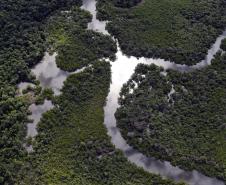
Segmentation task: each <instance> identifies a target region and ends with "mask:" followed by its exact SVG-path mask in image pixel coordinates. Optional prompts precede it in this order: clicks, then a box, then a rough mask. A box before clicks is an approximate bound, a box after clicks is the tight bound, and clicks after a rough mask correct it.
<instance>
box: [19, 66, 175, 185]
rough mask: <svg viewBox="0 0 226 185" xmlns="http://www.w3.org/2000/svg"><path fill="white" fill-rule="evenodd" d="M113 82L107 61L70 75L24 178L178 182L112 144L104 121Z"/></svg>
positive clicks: (135, 184)
mask: <svg viewBox="0 0 226 185" xmlns="http://www.w3.org/2000/svg"><path fill="white" fill-rule="evenodd" d="M109 85H110V64H109V63H107V62H95V63H94V64H93V66H92V67H89V68H87V69H86V70H85V71H83V72H82V73H78V74H73V75H71V76H69V77H68V79H67V80H66V82H65V84H64V87H63V89H62V94H61V95H60V96H59V97H58V98H57V99H56V100H55V105H56V106H55V108H54V109H52V110H51V111H49V112H47V113H45V114H44V117H43V118H42V120H41V122H40V124H39V127H38V132H39V135H38V137H37V138H36V142H37V143H36V145H35V146H34V149H35V151H36V152H35V153H34V156H33V161H32V166H33V167H32V169H29V168H27V171H25V174H26V175H25V176H21V177H23V178H22V179H20V182H23V183H24V184H27V182H28V183H29V184H30V183H31V182H32V183H33V184H60V185H62V184H67V185H68V184H85V185H91V184H92V185H106V184H131V185H140V184H153V185H154V184H158V185H164V184H165V185H171V184H174V183H172V182H171V181H169V180H162V179H161V178H160V177H159V176H157V175H151V174H149V173H146V172H144V171H143V170H141V169H138V168H136V167H135V166H133V165H132V164H130V163H128V162H127V160H126V159H125V157H124V156H123V154H122V153H120V152H119V151H117V150H115V148H114V147H113V146H112V144H111V142H110V138H109V137H108V136H107V134H106V133H107V131H106V128H105V127H104V125H103V121H104V113H103V106H104V104H105V98H106V96H107V93H108V89H109ZM28 166H29V165H28ZM34 170H36V171H35V172H34ZM119 172H120V173H119ZM24 177H26V178H27V179H26V178H24ZM31 179H35V181H34V180H32V181H31Z"/></svg>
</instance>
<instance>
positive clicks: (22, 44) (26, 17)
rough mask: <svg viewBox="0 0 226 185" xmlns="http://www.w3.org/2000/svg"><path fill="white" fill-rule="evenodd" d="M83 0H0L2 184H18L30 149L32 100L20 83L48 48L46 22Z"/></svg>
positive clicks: (0, 139)
mask: <svg viewBox="0 0 226 185" xmlns="http://www.w3.org/2000/svg"><path fill="white" fill-rule="evenodd" d="M72 3H73V4H77V5H79V4H80V3H81V2H79V1H71V0H67V1H61V0H42V1H38V0H35V1H29V0H10V1H8V0H2V1H1V4H0V133H1V137H0V184H15V181H16V178H17V177H16V176H17V172H18V171H19V169H20V168H21V167H22V166H23V162H24V158H25V156H26V152H25V150H24V148H23V146H22V144H23V142H24V138H25V135H26V123H27V115H28V111H27V110H28V100H27V98H26V97H17V96H16V95H17V89H16V85H17V83H19V82H20V81H29V80H31V75H30V70H29V67H30V66H32V65H34V64H35V63H37V62H38V61H39V60H40V59H41V58H42V56H43V52H44V50H45V44H44V43H45V33H44V31H43V30H44V28H43V22H44V21H45V19H46V18H47V17H48V15H50V14H52V13H53V12H55V11H56V10H58V9H63V8H64V7H68V6H70V5H71V4H72Z"/></svg>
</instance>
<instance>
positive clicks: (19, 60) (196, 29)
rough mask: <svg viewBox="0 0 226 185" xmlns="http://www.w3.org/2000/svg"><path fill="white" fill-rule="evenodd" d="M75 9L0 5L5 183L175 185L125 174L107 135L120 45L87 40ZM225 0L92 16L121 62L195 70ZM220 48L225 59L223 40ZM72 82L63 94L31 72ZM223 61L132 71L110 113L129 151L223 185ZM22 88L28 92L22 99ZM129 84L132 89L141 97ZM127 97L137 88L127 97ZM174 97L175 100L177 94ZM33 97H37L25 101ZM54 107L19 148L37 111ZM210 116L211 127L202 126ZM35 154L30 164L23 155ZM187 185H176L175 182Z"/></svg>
mask: <svg viewBox="0 0 226 185" xmlns="http://www.w3.org/2000/svg"><path fill="white" fill-rule="evenodd" d="M81 5H82V1H81V0H32V1H31V0H2V1H1V4H0V184H3V185H11V184H24V185H27V184H29V185H30V184H34V185H40V184H59V185H62V184H65V185H68V184H75V185H80V184H84V185H106V184H107V185H118V184H120V185H121V184H122V185H124V184H125V185H141V184H145V185H175V184H176V183H174V182H173V181H171V180H166V179H163V178H161V177H160V176H158V175H154V174H151V173H147V172H145V171H144V170H143V169H140V168H137V167H136V166H135V165H133V164H131V163H129V162H128V161H127V159H126V158H125V156H124V155H123V154H122V153H121V152H120V151H118V150H116V149H115V148H114V146H113V145H112V144H111V141H110V138H109V136H108V135H107V130H106V128H105V126H104V124H103V122H104V111H103V107H104V105H105V101H106V97H107V94H108V92H109V86H110V82H111V70H110V67H111V66H110V63H109V62H107V60H105V59H110V60H111V61H114V60H115V53H116V51H117V47H116V42H115V41H114V40H113V39H112V38H111V37H110V36H109V35H103V34H101V33H97V32H95V31H92V30H87V24H88V23H89V22H90V21H91V19H92V16H91V15H90V13H89V12H86V11H84V10H81V8H80V6H81ZM225 7H226V3H225V1H224V0H215V1H213V0H209V1H205V0H201V1H197V0H182V1H181V0H176V1H174V2H172V1H169V0H163V1H157V0H152V1H148V0H145V1H142V0H132V1H129V0H101V1H98V11H99V12H98V16H99V18H101V19H102V20H109V21H110V22H109V23H108V25H107V29H108V30H109V32H110V33H111V34H112V35H113V36H115V38H116V39H118V41H119V44H120V46H121V48H122V51H123V52H124V53H125V54H127V55H134V56H137V57H140V56H146V57H161V58H164V59H169V60H174V61H175V62H176V63H186V64H189V65H191V64H194V63H197V62H198V61H199V60H201V59H203V58H204V56H205V54H206V51H207V48H209V47H210V45H211V44H212V43H213V42H214V40H215V39H216V37H217V36H218V35H219V34H220V33H221V32H222V30H223V28H224V25H226V13H225V11H224V9H225ZM221 49H222V50H224V51H226V40H224V41H223V42H222V45H221ZM45 51H48V52H50V53H51V52H52V53H53V52H57V58H56V63H57V66H58V67H59V68H61V69H62V70H65V71H69V72H74V71H75V70H77V69H80V68H82V67H87V68H86V69H85V70H84V71H82V72H81V73H78V74H71V75H70V76H69V77H68V79H67V80H66V81H65V83H64V86H63V89H62V94H61V95H59V96H54V93H53V90H52V89H49V88H47V89H42V87H41V85H40V84H39V81H38V80H36V79H35V77H34V75H33V74H32V73H31V68H32V67H34V66H35V65H36V64H37V63H38V62H40V60H41V59H42V58H43V55H44V52H45ZM225 62H226V55H225V54H223V52H222V53H218V55H217V56H216V59H215V60H214V61H213V65H211V66H209V67H207V68H206V69H202V70H198V71H196V72H192V73H185V74H182V73H179V72H176V71H173V70H169V71H168V72H167V73H168V75H167V76H163V75H162V72H163V69H161V68H158V67H156V66H154V65H152V66H145V65H139V66H138V67H137V69H136V71H135V74H134V75H133V76H132V78H131V80H130V81H129V82H128V83H127V84H126V85H124V87H123V89H122V92H121V98H120V105H121V108H120V109H118V111H117V113H116V117H117V124H118V126H119V127H120V129H121V131H122V134H123V136H124V137H125V138H126V139H127V141H128V143H129V144H131V145H132V146H134V147H135V148H137V149H138V150H140V151H142V152H143V153H144V154H146V155H148V156H155V157H156V158H159V159H162V160H168V161H170V162H172V163H173V164H175V165H178V166H180V167H182V168H184V169H189V170H191V169H197V170H200V171H201V172H203V173H205V174H207V175H209V176H215V177H218V178H221V179H223V180H226V174H225V171H226V169H225V165H224V164H225V163H226V155H225V153H226V151H225V148H226V146H225V129H226V125H225V122H226V120H225V119H226V117H225V116H224V114H225V108H224V107H225V106H224V104H225V103H226V95H225V94H226V90H225V87H226V82H225V79H226V76H225V70H226V69H225ZM20 82H31V83H33V85H34V87H33V86H32V87H28V88H27V89H25V90H23V93H22V94H20V93H19V89H18V84H19V83H20ZM136 84H138V88H137V89H136V88H135V87H136ZM131 89H134V90H133V91H134V92H133V93H131ZM173 90H175V92H174V91H173ZM29 94H32V96H33V97H30V96H29ZM46 99H48V100H51V101H52V102H53V104H54V105H55V107H54V108H53V109H52V110H50V111H48V112H46V113H45V114H44V115H43V117H42V119H41V121H40V123H39V124H38V135H37V136H36V137H35V138H33V139H32V138H29V139H26V130H27V128H26V125H27V124H28V123H29V121H31V120H29V119H28V116H29V115H30V114H31V112H29V111H28V109H29V105H31V104H32V103H36V104H43V102H44V100H46ZM207 117H208V119H206V118H207ZM26 143H28V144H32V146H33V148H34V151H33V152H32V153H28V152H27V151H26V149H25V147H24V146H25V144H26ZM178 184H183V183H178Z"/></svg>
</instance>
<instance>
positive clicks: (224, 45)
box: [221, 39, 226, 51]
mask: <svg viewBox="0 0 226 185" xmlns="http://www.w3.org/2000/svg"><path fill="white" fill-rule="evenodd" d="M221 49H222V50H223V51H226V39H224V40H222V44H221Z"/></svg>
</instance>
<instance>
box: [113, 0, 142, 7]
mask: <svg viewBox="0 0 226 185" xmlns="http://www.w3.org/2000/svg"><path fill="white" fill-rule="evenodd" d="M141 1H142V0H112V2H113V3H114V5H115V6H118V7H122V8H130V7H133V6H136V5H137V4H138V3H140V2H141Z"/></svg>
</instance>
